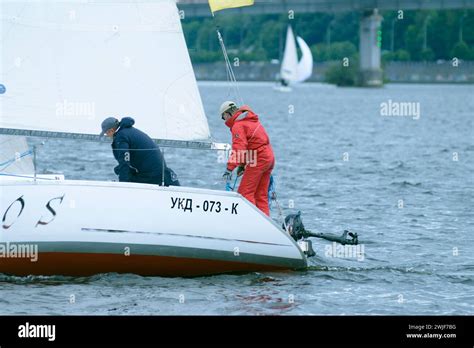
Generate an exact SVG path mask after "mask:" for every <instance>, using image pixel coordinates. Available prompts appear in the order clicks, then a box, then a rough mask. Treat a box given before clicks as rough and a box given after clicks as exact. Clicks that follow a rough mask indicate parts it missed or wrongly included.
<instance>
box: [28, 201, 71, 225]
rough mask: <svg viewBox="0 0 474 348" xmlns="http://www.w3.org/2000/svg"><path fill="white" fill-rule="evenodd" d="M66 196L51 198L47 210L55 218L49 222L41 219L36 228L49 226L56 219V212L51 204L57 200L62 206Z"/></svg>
mask: <svg viewBox="0 0 474 348" xmlns="http://www.w3.org/2000/svg"><path fill="white" fill-rule="evenodd" d="M64 196H65V195H62V196H61V197H55V198H51V199H50V200H49V202H48V203H46V209H48V210H49V211H50V212H51V214H53V217H52V218H51V219H50V220H49V221H42V220H43V217H41V218H40V219H39V220H38V222H37V223H36V226H35V227H38V225H47V224H49V223H50V222H52V221H53V220H54V218H55V217H56V211H55V210H54V209H53V208H52V207H51V202H52V201H54V200H55V199H59V204H61V203H62V202H63V199H64Z"/></svg>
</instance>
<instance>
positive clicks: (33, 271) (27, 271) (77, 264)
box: [0, 253, 287, 276]
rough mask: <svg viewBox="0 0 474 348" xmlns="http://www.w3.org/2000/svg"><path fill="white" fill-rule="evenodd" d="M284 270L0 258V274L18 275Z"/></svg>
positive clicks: (229, 264) (184, 262) (158, 260)
mask: <svg viewBox="0 0 474 348" xmlns="http://www.w3.org/2000/svg"><path fill="white" fill-rule="evenodd" d="M285 269H287V268H286V267H281V266H272V265H259V264H251V263H241V262H234V261H220V260H206V259H193V258H177V257H169V256H149V255H130V256H125V255H119V254H85V253H41V255H40V257H39V258H38V260H37V261H36V262H31V261H30V260H29V259H24V258H23V259H20V258H18V259H14V258H6V259H0V273H5V274H12V275H18V276H26V275H65V276H89V275H94V274H98V273H109V272H116V273H134V274H139V275H156V276H197V275H206V274H218V273H228V272H253V271H276V270H285Z"/></svg>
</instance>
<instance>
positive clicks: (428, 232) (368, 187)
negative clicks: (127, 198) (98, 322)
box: [0, 82, 474, 315]
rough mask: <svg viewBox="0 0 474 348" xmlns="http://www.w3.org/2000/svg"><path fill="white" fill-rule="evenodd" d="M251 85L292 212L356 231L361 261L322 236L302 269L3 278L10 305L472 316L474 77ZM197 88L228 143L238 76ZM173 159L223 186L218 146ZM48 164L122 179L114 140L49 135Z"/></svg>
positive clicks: (1, 305) (195, 176)
mask: <svg viewBox="0 0 474 348" xmlns="http://www.w3.org/2000/svg"><path fill="white" fill-rule="evenodd" d="M239 87H240V92H241V94H242V97H243V99H244V100H245V102H246V103H248V104H250V105H251V106H252V107H253V108H254V110H255V111H256V112H257V113H258V114H259V115H260V116H261V120H262V122H263V125H264V126H265V127H266V129H267V131H268V133H269V135H270V138H271V141H272V144H273V147H274V150H275V153H276V158H277V166H276V168H275V171H274V174H275V178H276V181H277V190H278V196H279V200H280V202H281V203H282V205H283V207H284V210H285V214H288V213H291V212H297V211H298V210H301V212H302V214H303V222H304V224H305V226H306V228H307V229H309V230H312V231H317V232H329V233H336V234H340V233H342V231H343V230H344V229H346V228H349V229H350V230H353V231H355V232H357V233H358V234H359V236H360V242H361V245H363V247H364V249H363V253H362V254H360V255H359V258H357V257H344V255H335V257H334V256H331V255H329V254H328V253H327V249H328V248H330V247H331V244H330V243H329V242H324V241H321V240H315V241H314V248H315V251H316V253H317V256H316V257H314V258H312V259H311V260H310V264H311V266H310V268H309V269H308V270H307V271H300V272H287V273H251V274H246V275H219V276H212V277H200V278H192V279H183V278H162V277H140V276H136V275H117V274H104V275H96V276H93V277H86V278H65V277H26V278H21V277H11V276H2V275H0V314H114V315H115V314H178V315H179V314H225V315H233V314H243V315H254V314H471V315H472V314H474V209H473V207H474V180H473V173H474V126H473V118H474V111H473V110H474V98H473V97H474V86H470V85H401V84H400V85H388V86H386V87H384V88H381V89H356V88H336V87H333V86H328V85H322V84H304V85H302V86H298V87H297V88H295V90H294V91H293V92H292V93H281V92H277V91H274V90H273V89H272V85H271V84H268V83H240V84H239ZM199 88H200V91H201V95H202V98H203V103H204V106H205V109H206V113H207V115H208V119H209V124H210V127H211V131H212V134H213V137H214V138H215V139H216V140H218V141H226V142H228V141H230V136H229V135H230V133H229V130H228V129H227V128H226V127H225V126H224V125H223V124H222V120H221V119H220V117H219V114H218V107H219V105H220V103H221V102H222V101H224V100H226V99H231V97H230V94H229V93H230V90H229V88H228V85H227V84H225V83H211V82H208V83H200V85H199ZM389 99H390V100H392V102H414V103H419V106H420V115H419V118H418V117H417V116H416V115H410V116H398V117H397V116H383V115H381V103H384V102H387V103H388V101H389ZM106 116H108V115H106ZM99 118H101V117H99ZM99 122H100V120H98V123H99ZM137 127H138V128H139V127H140V125H139V124H137ZM32 142H36V143H37V142H38V140H36V139H33V140H32ZM165 156H166V159H167V162H168V164H169V166H170V167H172V168H173V169H174V170H175V171H176V172H177V173H178V175H179V177H180V180H181V182H182V183H183V184H185V185H189V186H196V187H208V188H213V189H224V187H223V184H222V182H221V181H220V176H221V175H222V173H223V171H224V170H225V168H224V165H223V164H222V163H219V162H218V157H217V154H216V153H214V152H211V151H197V150H184V149H166V150H165ZM38 162H39V168H40V171H41V172H45V173H48V172H49V173H59V172H60V173H64V174H65V176H66V177H67V178H73V179H105V180H112V179H115V177H114V175H113V171H112V168H113V167H114V166H115V163H114V160H113V157H112V153H111V151H110V147H109V145H108V144H97V143H79V142H77V141H70V140H48V141H47V142H46V143H45V145H44V146H43V147H42V148H41V150H40V153H39V156H38ZM272 216H273V217H274V218H275V219H277V220H278V219H279V215H278V211H277V210H276V209H275V207H274V208H273V210H272ZM341 256H342V257H341ZM346 256H347V255H346ZM349 256H350V255H349ZM361 256H362V257H361ZM72 295H73V296H74V300H75V301H74V303H71V298H72V297H71V296H72Z"/></svg>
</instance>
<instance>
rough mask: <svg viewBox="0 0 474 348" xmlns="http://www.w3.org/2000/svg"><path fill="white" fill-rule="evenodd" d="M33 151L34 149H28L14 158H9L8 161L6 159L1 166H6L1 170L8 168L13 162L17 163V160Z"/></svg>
mask: <svg viewBox="0 0 474 348" xmlns="http://www.w3.org/2000/svg"><path fill="white" fill-rule="evenodd" d="M32 153H33V151H32V150H27V151H25V152H23V153H21V154H20V155H19V156H18V157H16V156H15V157H14V158H12V159H9V160H8V161H5V162H3V163H0V167H3V166H6V167H5V168H2V169H1V170H5V169H7V168H8V167H9V166H10V165H11V164H13V163H15V162H16V161H17V160H19V159H21V158H23V157H26V156H28V155H31V154H32Z"/></svg>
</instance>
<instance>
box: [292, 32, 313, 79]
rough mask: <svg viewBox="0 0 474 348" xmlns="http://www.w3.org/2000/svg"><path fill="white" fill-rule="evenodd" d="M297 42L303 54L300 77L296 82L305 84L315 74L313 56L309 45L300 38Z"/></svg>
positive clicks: (299, 68)
mask: <svg viewBox="0 0 474 348" xmlns="http://www.w3.org/2000/svg"><path fill="white" fill-rule="evenodd" d="M296 40H297V41H298V46H299V47H300V49H301V53H302V56H301V60H300V61H299V63H298V69H297V71H298V74H297V75H298V77H297V79H296V82H303V81H305V80H307V79H308V78H310V77H311V74H312V73H313V55H312V53H311V50H310V48H309V47H308V45H307V44H306V42H305V41H304V40H303V39H302V38H301V37H299V36H298V37H297V38H296Z"/></svg>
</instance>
